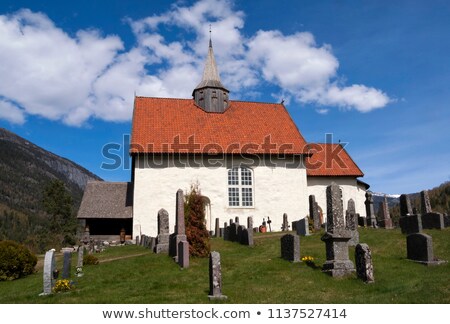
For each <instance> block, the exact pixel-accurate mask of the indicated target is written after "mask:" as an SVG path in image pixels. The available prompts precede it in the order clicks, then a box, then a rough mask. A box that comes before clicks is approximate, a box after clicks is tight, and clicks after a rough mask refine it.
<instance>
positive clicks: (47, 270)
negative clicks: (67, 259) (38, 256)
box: [40, 249, 56, 296]
mask: <svg viewBox="0 0 450 324" xmlns="http://www.w3.org/2000/svg"><path fill="white" fill-rule="evenodd" d="M55 270H56V262H55V250H53V249H52V250H50V251H47V252H46V253H45V257H44V292H43V293H42V294H40V295H41V296H44V295H49V294H51V293H53V291H52V289H53V286H54V285H55V281H56V278H55V277H54V274H55Z"/></svg>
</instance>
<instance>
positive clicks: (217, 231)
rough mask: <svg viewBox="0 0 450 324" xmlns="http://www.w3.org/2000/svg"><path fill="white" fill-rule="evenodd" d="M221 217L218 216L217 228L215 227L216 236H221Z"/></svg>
mask: <svg viewBox="0 0 450 324" xmlns="http://www.w3.org/2000/svg"><path fill="white" fill-rule="evenodd" d="M219 221H220V220H219V219H218V218H216V228H215V233H214V236H215V237H220V223H219Z"/></svg>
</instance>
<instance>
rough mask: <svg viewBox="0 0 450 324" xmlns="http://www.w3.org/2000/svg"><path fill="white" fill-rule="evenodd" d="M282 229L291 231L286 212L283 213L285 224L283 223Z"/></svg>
mask: <svg viewBox="0 0 450 324" xmlns="http://www.w3.org/2000/svg"><path fill="white" fill-rule="evenodd" d="M281 230H282V231H283V232H287V231H289V222H288V215H287V214H286V213H284V214H283V224H282V225H281Z"/></svg>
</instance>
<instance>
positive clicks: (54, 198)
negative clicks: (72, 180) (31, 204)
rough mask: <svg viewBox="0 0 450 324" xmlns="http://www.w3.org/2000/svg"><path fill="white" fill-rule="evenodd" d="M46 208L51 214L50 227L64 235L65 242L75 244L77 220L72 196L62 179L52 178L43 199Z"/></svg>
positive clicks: (54, 231) (56, 232)
mask: <svg viewBox="0 0 450 324" xmlns="http://www.w3.org/2000/svg"><path fill="white" fill-rule="evenodd" d="M42 203H43V206H44V210H45V211H46V212H47V214H49V215H50V217H51V219H50V228H51V230H52V231H53V233H55V234H60V236H61V237H63V241H64V242H63V243H66V244H74V242H73V241H74V238H73V236H74V234H75V231H76V220H75V217H74V215H73V211H72V203H73V200H72V196H71V195H70V193H69V191H68V190H67V189H66V187H65V186H64V182H62V181H61V180H58V179H56V180H52V181H51V182H50V183H49V184H48V185H47V186H46V187H45V188H44V193H43V200H42Z"/></svg>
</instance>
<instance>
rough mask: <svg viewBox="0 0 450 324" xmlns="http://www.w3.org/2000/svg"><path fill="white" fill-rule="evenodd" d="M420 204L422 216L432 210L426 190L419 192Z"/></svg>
mask: <svg viewBox="0 0 450 324" xmlns="http://www.w3.org/2000/svg"><path fill="white" fill-rule="evenodd" d="M420 206H421V209H422V216H423V215H425V214H428V213H431V212H433V211H432V209H431V203H430V197H429V196H428V190H423V191H421V192H420Z"/></svg>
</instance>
